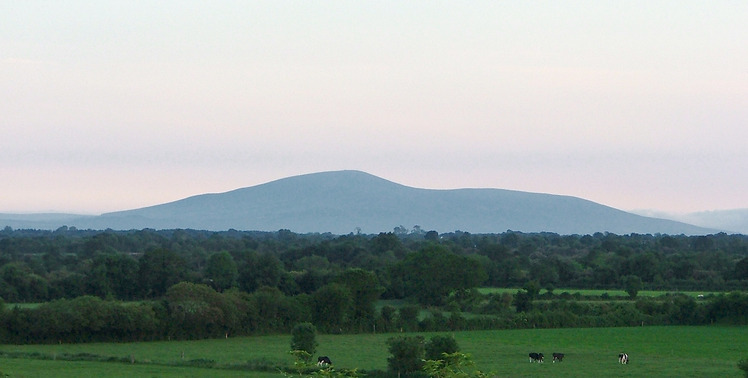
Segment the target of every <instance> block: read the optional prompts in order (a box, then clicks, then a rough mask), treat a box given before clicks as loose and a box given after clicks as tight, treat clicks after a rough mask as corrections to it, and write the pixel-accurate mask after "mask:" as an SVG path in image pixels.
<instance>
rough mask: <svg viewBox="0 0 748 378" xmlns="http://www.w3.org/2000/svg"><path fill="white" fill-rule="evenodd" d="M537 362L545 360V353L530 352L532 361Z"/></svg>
mask: <svg viewBox="0 0 748 378" xmlns="http://www.w3.org/2000/svg"><path fill="white" fill-rule="evenodd" d="M533 362H537V363H541V362H543V353H535V352H533V353H530V363H533Z"/></svg>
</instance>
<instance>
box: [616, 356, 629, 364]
mask: <svg viewBox="0 0 748 378" xmlns="http://www.w3.org/2000/svg"><path fill="white" fill-rule="evenodd" d="M618 362H619V363H621V364H624V365H625V364H628V363H629V355H628V354H626V353H619V354H618Z"/></svg>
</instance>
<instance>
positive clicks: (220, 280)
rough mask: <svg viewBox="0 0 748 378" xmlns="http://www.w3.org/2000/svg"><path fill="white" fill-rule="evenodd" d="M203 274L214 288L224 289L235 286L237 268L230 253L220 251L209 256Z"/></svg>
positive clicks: (237, 275) (237, 273) (237, 274)
mask: <svg viewBox="0 0 748 378" xmlns="http://www.w3.org/2000/svg"><path fill="white" fill-rule="evenodd" d="M205 276H206V278H207V279H208V280H209V281H210V282H211V285H212V286H213V287H214V288H215V289H216V290H218V291H224V290H227V289H230V288H232V287H234V286H236V284H237V279H238V277H239V270H238V268H237V266H236V262H234V258H233V257H232V256H231V254H230V253H228V252H226V251H222V252H218V253H214V254H212V255H211V256H210V258H209V259H208V265H207V266H206V267H205Z"/></svg>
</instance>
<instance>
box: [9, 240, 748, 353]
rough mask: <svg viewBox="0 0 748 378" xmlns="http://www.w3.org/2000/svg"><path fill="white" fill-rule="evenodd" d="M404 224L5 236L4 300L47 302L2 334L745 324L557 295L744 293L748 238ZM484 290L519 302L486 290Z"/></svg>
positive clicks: (671, 301) (705, 313)
mask: <svg viewBox="0 0 748 378" xmlns="http://www.w3.org/2000/svg"><path fill="white" fill-rule="evenodd" d="M403 229H404V228H402V227H401V228H399V229H396V230H395V231H396V232H391V233H380V234H377V235H360V234H349V235H332V234H295V233H293V232H290V231H288V230H280V231H277V232H241V231H236V230H230V231H226V232H207V231H197V230H150V229H145V230H132V231H112V230H105V231H93V230H77V229H72V228H61V229H58V230H56V231H40V230H12V229H10V228H8V227H6V228H5V229H4V230H2V231H0V298H2V300H3V301H4V302H7V303H23V302H44V303H42V304H40V305H36V306H27V307H23V306H13V305H1V304H0V323H2V324H0V329H1V330H2V331H0V332H2V334H0V337H2V339H3V340H6V341H9V342H17V343H26V342H82V341H93V340H99V341H108V340H123V341H124V340H128V341H129V340H156V339H158V340H162V339H175V338H176V339H189V338H204V337H226V336H229V335H249V334H262V333H273V332H289V331H290V330H291V328H292V327H293V325H295V324H297V323H299V322H309V323H312V324H314V325H315V326H316V327H317V328H318V329H319V330H320V331H322V332H328V333H337V332H393V331H437V330H464V329H499V328H523V327H561V326H563V327H574V326H585V327H589V326H621V325H639V324H709V323H712V322H728V321H729V322H731V323H739V324H744V323H745V322H746V316H745V315H744V314H748V301H746V297H745V296H743V295H742V294H737V293H736V294H730V295H721V296H716V297H709V298H706V299H704V300H696V299H694V298H689V297H685V296H673V297H668V298H659V299H657V300H652V299H648V298H639V299H637V300H636V301H609V300H599V301H595V300H591V299H606V298H584V299H586V300H585V301H577V300H576V299H578V298H573V297H569V296H568V294H566V295H564V294H565V293H561V294H558V290H556V291H555V292H554V289H555V288H557V287H560V288H568V289H572V288H602V289H622V288H625V287H627V286H628V285H632V282H633V283H636V284H637V285H638V287H637V290H638V289H667V290H674V291H676V290H708V291H725V292H728V291H745V290H746V288H747V287H748V238H747V237H746V236H743V235H727V234H715V235H707V236H684V235H676V236H672V235H639V234H632V235H615V234H603V233H597V234H594V235H558V234H553V233H529V234H526V233H519V232H512V231H507V232H504V233H501V234H479V235H473V234H470V233H467V232H454V233H448V234H442V235H440V234H438V233H436V232H434V231H428V232H424V231H422V230H420V229H418V228H415V227H414V228H413V230H411V231H409V232H404V231H403ZM480 286H494V287H515V288H517V291H516V292H515V293H512V294H510V293H504V294H481V293H480V292H478V291H477V290H476V288H477V287H480ZM540 288H545V289H547V292H546V294H544V296H540V295H539V292H540V290H539V289H540ZM634 296H635V294H634ZM381 300H391V301H398V303H403V302H404V303H406V304H405V305H397V306H395V305H388V303H390V302H384V303H385V304H384V305H382V302H381ZM0 303H2V301H0ZM392 303H394V302H392ZM467 313H469V314H470V316H466V314H467Z"/></svg>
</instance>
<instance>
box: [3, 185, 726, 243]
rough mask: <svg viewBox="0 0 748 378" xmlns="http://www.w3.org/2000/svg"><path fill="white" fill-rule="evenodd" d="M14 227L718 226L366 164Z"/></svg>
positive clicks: (664, 229) (627, 229)
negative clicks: (418, 180)
mask: <svg viewBox="0 0 748 378" xmlns="http://www.w3.org/2000/svg"><path fill="white" fill-rule="evenodd" d="M0 222H2V223H5V224H7V225H9V226H11V227H14V228H39V229H55V228H57V227H60V226H62V225H66V226H74V227H77V228H83V229H85V228H90V229H107V228H111V229H115V230H128V229H143V228H153V229H174V228H191V229H203V230H215V231H221V230H229V229H236V230H257V231H277V230H279V229H289V230H291V231H293V232H297V233H309V232H321V233H324V232H330V233H333V234H348V233H351V232H357V231H358V230H360V231H361V232H363V233H367V234H373V233H379V232H388V231H392V230H393V229H394V228H395V227H398V226H404V227H406V228H407V229H410V228H412V227H413V226H415V225H417V226H420V227H421V228H422V229H423V230H426V231H428V230H435V231H438V232H440V233H444V232H452V231H457V230H461V231H468V232H471V233H500V232H504V231H507V230H514V231H522V232H542V231H547V232H555V233H559V234H592V233H595V232H612V233H616V234H629V233H642V234H646V233H651V234H653V233H663V234H687V235H698V234H709V233H715V232H718V230H715V229H708V228H703V227H697V226H693V225H690V224H686V223H681V222H675V221H670V220H665V219H657V218H651V217H645V216H640V215H636V214H632V213H628V212H624V211H621V210H617V209H614V208H612V207H608V206H604V205H601V204H597V203H594V202H591V201H588V200H584V199H580V198H576V197H570V196H560V195H551V194H540V193H529V192H521V191H512V190H503V189H452V190H434V189H419V188H413V187H408V186H404V185H401V184H397V183H394V182H391V181H388V180H385V179H382V178H379V177H376V176H373V175H370V174H368V173H364V172H360V171H334V172H321V173H313V174H307V175H301V176H294V177H288V178H284V179H280V180H276V181H272V182H268V183H265V184H261V185H257V186H252V187H247V188H242V189H237V190H233V191H229V192H225V193H214V194H202V195H196V196H192V197H188V198H185V199H182V200H178V201H174V202H169V203H165V204H160V205H155V206H150V207H144V208H140V209H133V210H126V211H118V212H112V213H106V214H102V215H100V216H74V215H67V216H66V215H60V214H56V215H55V217H54V218H45V217H44V216H43V215H42V214H37V215H25V216H23V215H22V216H15V218H13V216H12V215H7V214H6V215H2V214H0Z"/></svg>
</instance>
